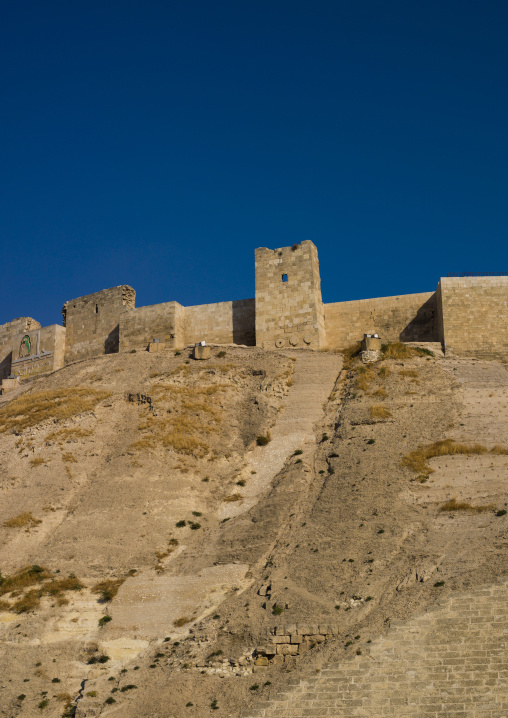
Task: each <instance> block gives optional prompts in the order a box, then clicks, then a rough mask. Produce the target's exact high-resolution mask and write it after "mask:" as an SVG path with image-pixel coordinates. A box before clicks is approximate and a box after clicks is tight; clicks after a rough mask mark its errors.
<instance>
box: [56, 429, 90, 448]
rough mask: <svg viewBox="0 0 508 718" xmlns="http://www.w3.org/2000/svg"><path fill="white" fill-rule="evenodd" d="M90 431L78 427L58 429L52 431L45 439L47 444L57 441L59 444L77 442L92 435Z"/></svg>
mask: <svg viewBox="0 0 508 718" xmlns="http://www.w3.org/2000/svg"><path fill="white" fill-rule="evenodd" d="M92 433H93V432H92V431H91V430H90V429H81V428H79V427H77V426H74V427H68V428H62V429H57V430H56V431H52V432H51V433H50V434H48V435H47V436H46V438H45V441H46V442H48V443H49V442H51V441H57V442H58V443H61V444H63V443H69V442H71V441H77V440H78V439H84V438H86V437H87V436H91V435H92Z"/></svg>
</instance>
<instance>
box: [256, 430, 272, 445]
mask: <svg viewBox="0 0 508 718" xmlns="http://www.w3.org/2000/svg"><path fill="white" fill-rule="evenodd" d="M271 440H272V437H271V436H270V432H269V431H267V432H266V434H264V435H261V436H258V437H256V444H257V445H258V446H266V445H267V444H269V443H270V441H271Z"/></svg>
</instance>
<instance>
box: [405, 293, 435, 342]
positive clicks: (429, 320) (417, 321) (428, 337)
mask: <svg viewBox="0 0 508 718" xmlns="http://www.w3.org/2000/svg"><path fill="white" fill-rule="evenodd" d="M399 339H400V341H401V342H418V341H419V342H438V341H439V331H438V326H437V298H436V294H435V293H434V294H433V295H432V296H431V297H430V298H429V299H427V301H426V302H425V304H422V306H421V307H420V308H419V309H418V311H417V312H416V316H415V317H414V319H411V321H410V322H409V324H408V325H407V326H406V327H404V329H403V330H402V331H401V333H400V337H399Z"/></svg>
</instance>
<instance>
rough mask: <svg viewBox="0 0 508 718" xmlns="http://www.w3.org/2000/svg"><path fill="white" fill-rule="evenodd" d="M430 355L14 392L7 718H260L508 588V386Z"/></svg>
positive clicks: (261, 355) (142, 372)
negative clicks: (469, 602)
mask: <svg viewBox="0 0 508 718" xmlns="http://www.w3.org/2000/svg"><path fill="white" fill-rule="evenodd" d="M435 354H436V355H435V356H429V355H428V354H420V355H417V354H413V355H412V356H408V357H404V358H402V359H401V358H397V355H396V353H395V358H385V359H384V360H383V361H382V362H379V363H377V364H375V365H373V366H371V367H363V366H361V365H360V364H359V363H358V361H357V360H352V361H349V362H348V363H347V366H346V367H345V369H344V370H343V371H342V372H341V371H340V367H341V360H340V358H339V356H338V355H334V354H333V353H304V352H294V353H293V355H292V356H291V355H290V354H289V353H288V354H287V355H281V354H277V353H275V352H273V353H271V352H265V351H262V350H258V349H242V348H229V347H228V348H227V350H226V356H218V355H219V349H215V350H214V355H215V356H214V357H213V358H212V359H211V360H209V361H207V362H194V361H192V360H189V359H187V355H186V354H185V353H184V354H183V355H182V356H177V357H173V356H170V355H169V354H162V355H150V354H148V353H134V354H127V355H112V356H107V357H100V358H98V359H95V360H90V361H86V362H81V363H78V364H75V365H72V366H69V367H67V368H66V369H63V370H61V371H60V372H56V373H55V374H53V375H52V376H50V377H47V378H45V379H41V380H39V381H37V382H34V383H33V384H30V385H27V386H25V387H24V388H23V390H22V393H21V396H19V397H13V398H11V395H7V397H5V398H6V399H8V400H9V401H7V402H4V403H3V404H1V405H0V431H2V433H0V452H1V453H0V457H1V488H2V491H1V494H0V496H1V502H0V525H1V528H0V540H1V542H2V543H1V547H2V548H1V554H0V556H1V559H0V567H1V570H2V573H3V575H4V576H9V577H10V578H9V579H8V581H10V582H11V583H10V584H9V585H8V586H7V588H12V589H13V590H11V591H10V592H7V591H6V581H4V584H3V588H2V587H1V586H0V589H1V590H2V592H3V594H4V595H2V596H0V600H1V601H3V604H0V611H1V612H0V639H1V640H2V653H1V654H0V672H1V675H2V680H1V682H0V691H1V694H0V698H1V701H0V705H1V712H0V715H3V716H9V717H10V716H31V715H41V711H43V714H44V715H48V716H60V715H63V714H66V715H73V714H74V712H75V714H76V715H77V716H98V715H101V716H106V715H117V716H122V717H123V716H126V717H130V716H132V717H133V718H134V716H136V717H138V716H146V717H147V718H148V717H155V716H157V717H160V718H170V717H171V716H174V717H175V716H177V715H178V716H180V715H189V716H208V715H212V714H213V715H218V716H220V715H227V716H229V715H231V716H237V715H239V714H240V713H243V714H244V715H250V714H251V713H252V711H255V710H258V708H256V706H262V705H270V703H269V701H270V699H271V698H272V697H276V696H277V694H278V693H280V692H281V691H283V692H288V691H289V692H291V690H292V688H291V685H292V684H294V683H295V680H294V677H295V676H298V677H300V676H305V675H312V674H313V673H314V674H315V672H316V670H319V669H321V668H322V667H323V666H326V665H336V664H339V663H340V664H342V663H343V662H344V661H346V662H349V661H354V660H355V659H356V656H357V652H358V651H362V650H363V651H367V650H368V642H370V641H376V640H378V639H377V637H381V636H383V635H384V634H385V633H386V631H388V630H389V627H390V624H391V623H392V622H393V621H394V620H397V621H398V622H399V624H400V622H401V621H402V622H404V621H406V620H411V619H412V617H417V616H419V615H422V614H423V613H424V612H425V611H426V610H427V609H428V608H430V607H432V606H435V605H436V603H437V602H438V601H441V602H442V601H444V600H447V597H449V596H452V595H455V592H456V591H464V590H469V589H474V588H475V587H478V586H487V585H490V584H492V583H494V582H495V581H497V580H498V578H499V577H501V576H503V575H504V573H505V568H504V567H505V565H506V546H507V543H506V531H507V528H508V527H507V516H506V514H505V513H504V512H505V508H504V507H505V506H506V502H507V499H506V491H505V486H506V478H507V476H506V468H507V465H508V456H507V455H506V454H505V453H504V452H505V447H508V421H507V412H506V404H507V402H506V399H507V392H508V373H507V372H506V370H505V368H504V366H503V365H501V364H499V363H497V362H494V361H492V362H489V361H485V362H479V361H474V360H459V359H445V358H443V357H442V355H441V354H440V352H438V351H436V352H435ZM186 362H188V363H186ZM41 392H45V394H43V395H41ZM129 395H130V399H134V400H133V401H131V400H129ZM138 395H139V396H138ZM148 397H149V399H150V402H148ZM20 402H21V403H20ZM23 402H25V403H24V404H23ZM138 402H142V403H138ZM16 407H17V408H16ZM20 410H23V411H24V412H25V413H24V414H22V415H20V414H19V413H17V412H19V411H20ZM27 416H28V417H29V418H28V419H27V418H24V417H27ZM55 416H56V417H57V420H56V421H55ZM58 417H59V418H58ZM268 431H270V434H271V441H270V442H269V443H267V444H266V445H265V446H256V437H259V436H267V432H268ZM443 440H449V441H448V442H447V443H445V444H442V443H441V444H440V443H439V442H442V441H443ZM436 442H438V443H436ZM474 443H476V444H477V446H476V448H474V447H473V448H472V445H473V444H474ZM419 447H424V448H425V450H422V451H420V452H419V453H418V454H411V452H415V451H416V450H417V449H418V448H419ZM432 447H433V448H432ZM492 449H494V452H492ZM458 450H460V451H462V452H464V453H457V451H458ZM433 453H440V454H441V455H439V456H436V457H435V458H426V456H427V457H429V456H430V457H431V456H432V454H433ZM403 457H409V458H406V461H405V465H404V462H403V461H402V460H403ZM451 499H455V502H454V503H451V504H450V503H448V504H447V502H449V501H450V500H451ZM446 507H447V508H449V509H452V510H443V508H446ZM39 522H40V523H39ZM6 524H7V525H6ZM34 564H35V565H36V570H34V569H31V570H28V569H27V570H26V571H25V572H24V573H22V574H20V573H19V571H20V569H22V568H23V567H30V566H33V565H34ZM16 572H18V574H16ZM62 577H63V578H64V579H65V582H62V581H61V579H62ZM73 577H75V578H73ZM59 581H60V583H59ZM76 581H78V582H80V583H81V584H82V587H81V588H80V586H77V585H76V583H75V582H76ZM73 582H74V583H73ZM436 584H437V585H436ZM16 591H17V592H18V594H17V595H15V594H16ZM13 592H14V593H13ZM41 594H42V595H41ZM110 599H111V600H110ZM101 618H102V619H104V618H105V619H106V620H102V621H101V623H102V625H101V626H99V621H100V620H101ZM110 618H111V620H109V619H110ZM304 625H307V626H309V629H308V630H307V634H309V633H310V634H315V636H314V639H313V640H312V641H307V639H305V641H304V644H305V648H306V649H307V651H306V653H305V655H299V656H294V655H292V654H293V653H294V651H293V649H287V651H282V652H281V653H279V654H277V655H276V657H275V659H272V658H270V645H272V641H274V640H275V638H276V637H275V636H273V634H274V633H276V634H277V635H280V636H281V638H280V640H281V642H282V641H286V638H285V636H289V635H290V634H296V632H297V631H298V627H300V629H302V630H301V632H302V633H303V632H304V631H303V628H302V627H303V626H304ZM323 626H327V628H326V630H321V627H323ZM290 640H291V641H292V640H293V639H292V638H291V639H289V637H288V638H287V641H288V643H289V641H290ZM295 640H296V639H295ZM295 645H296V644H295ZM267 647H268V650H267ZM256 649H258V650H257V652H256ZM302 650H303V649H302ZM274 651H275V649H274V650H273V651H272V653H273V652H274ZM265 655H268V657H269V658H268V659H266V658H265ZM101 656H105V657H106V658H104V659H102V658H101ZM256 656H258V657H257V658H256ZM101 660H103V661H104V662H100V661H101ZM264 664H268V665H264ZM55 679H58V681H55ZM83 682H84V683H83ZM297 682H298V681H297ZM80 687H81V688H82V690H81V691H80ZM21 695H25V698H23V699H21V698H19V696H21ZM260 700H261V703H260ZM45 701H47V704H45V705H43V706H42V708H40V707H39V706H40V705H41V704H42V703H45ZM267 701H268V703H267ZM274 705H275V704H274ZM66 706H68V707H67V708H66ZM259 710H261V711H264V710H267V711H268V712H267V713H266V715H271V713H270V711H269V709H265V708H264V707H259ZM293 714H294V715H296V713H288V714H287V715H293ZM274 715H279V713H274ZM281 715H282V714H281ZM330 715H332V714H330ZM334 715H342V714H341V713H336V714H334Z"/></svg>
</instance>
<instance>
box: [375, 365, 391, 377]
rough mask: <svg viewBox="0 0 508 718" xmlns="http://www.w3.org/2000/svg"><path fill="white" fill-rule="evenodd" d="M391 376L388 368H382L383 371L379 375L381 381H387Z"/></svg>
mask: <svg viewBox="0 0 508 718" xmlns="http://www.w3.org/2000/svg"><path fill="white" fill-rule="evenodd" d="M390 374H391V371H390V370H389V369H388V367H387V366H382V367H381V369H380V370H379V371H378V373H377V375H378V376H379V377H381V379H387V378H388V377H389V376H390Z"/></svg>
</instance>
